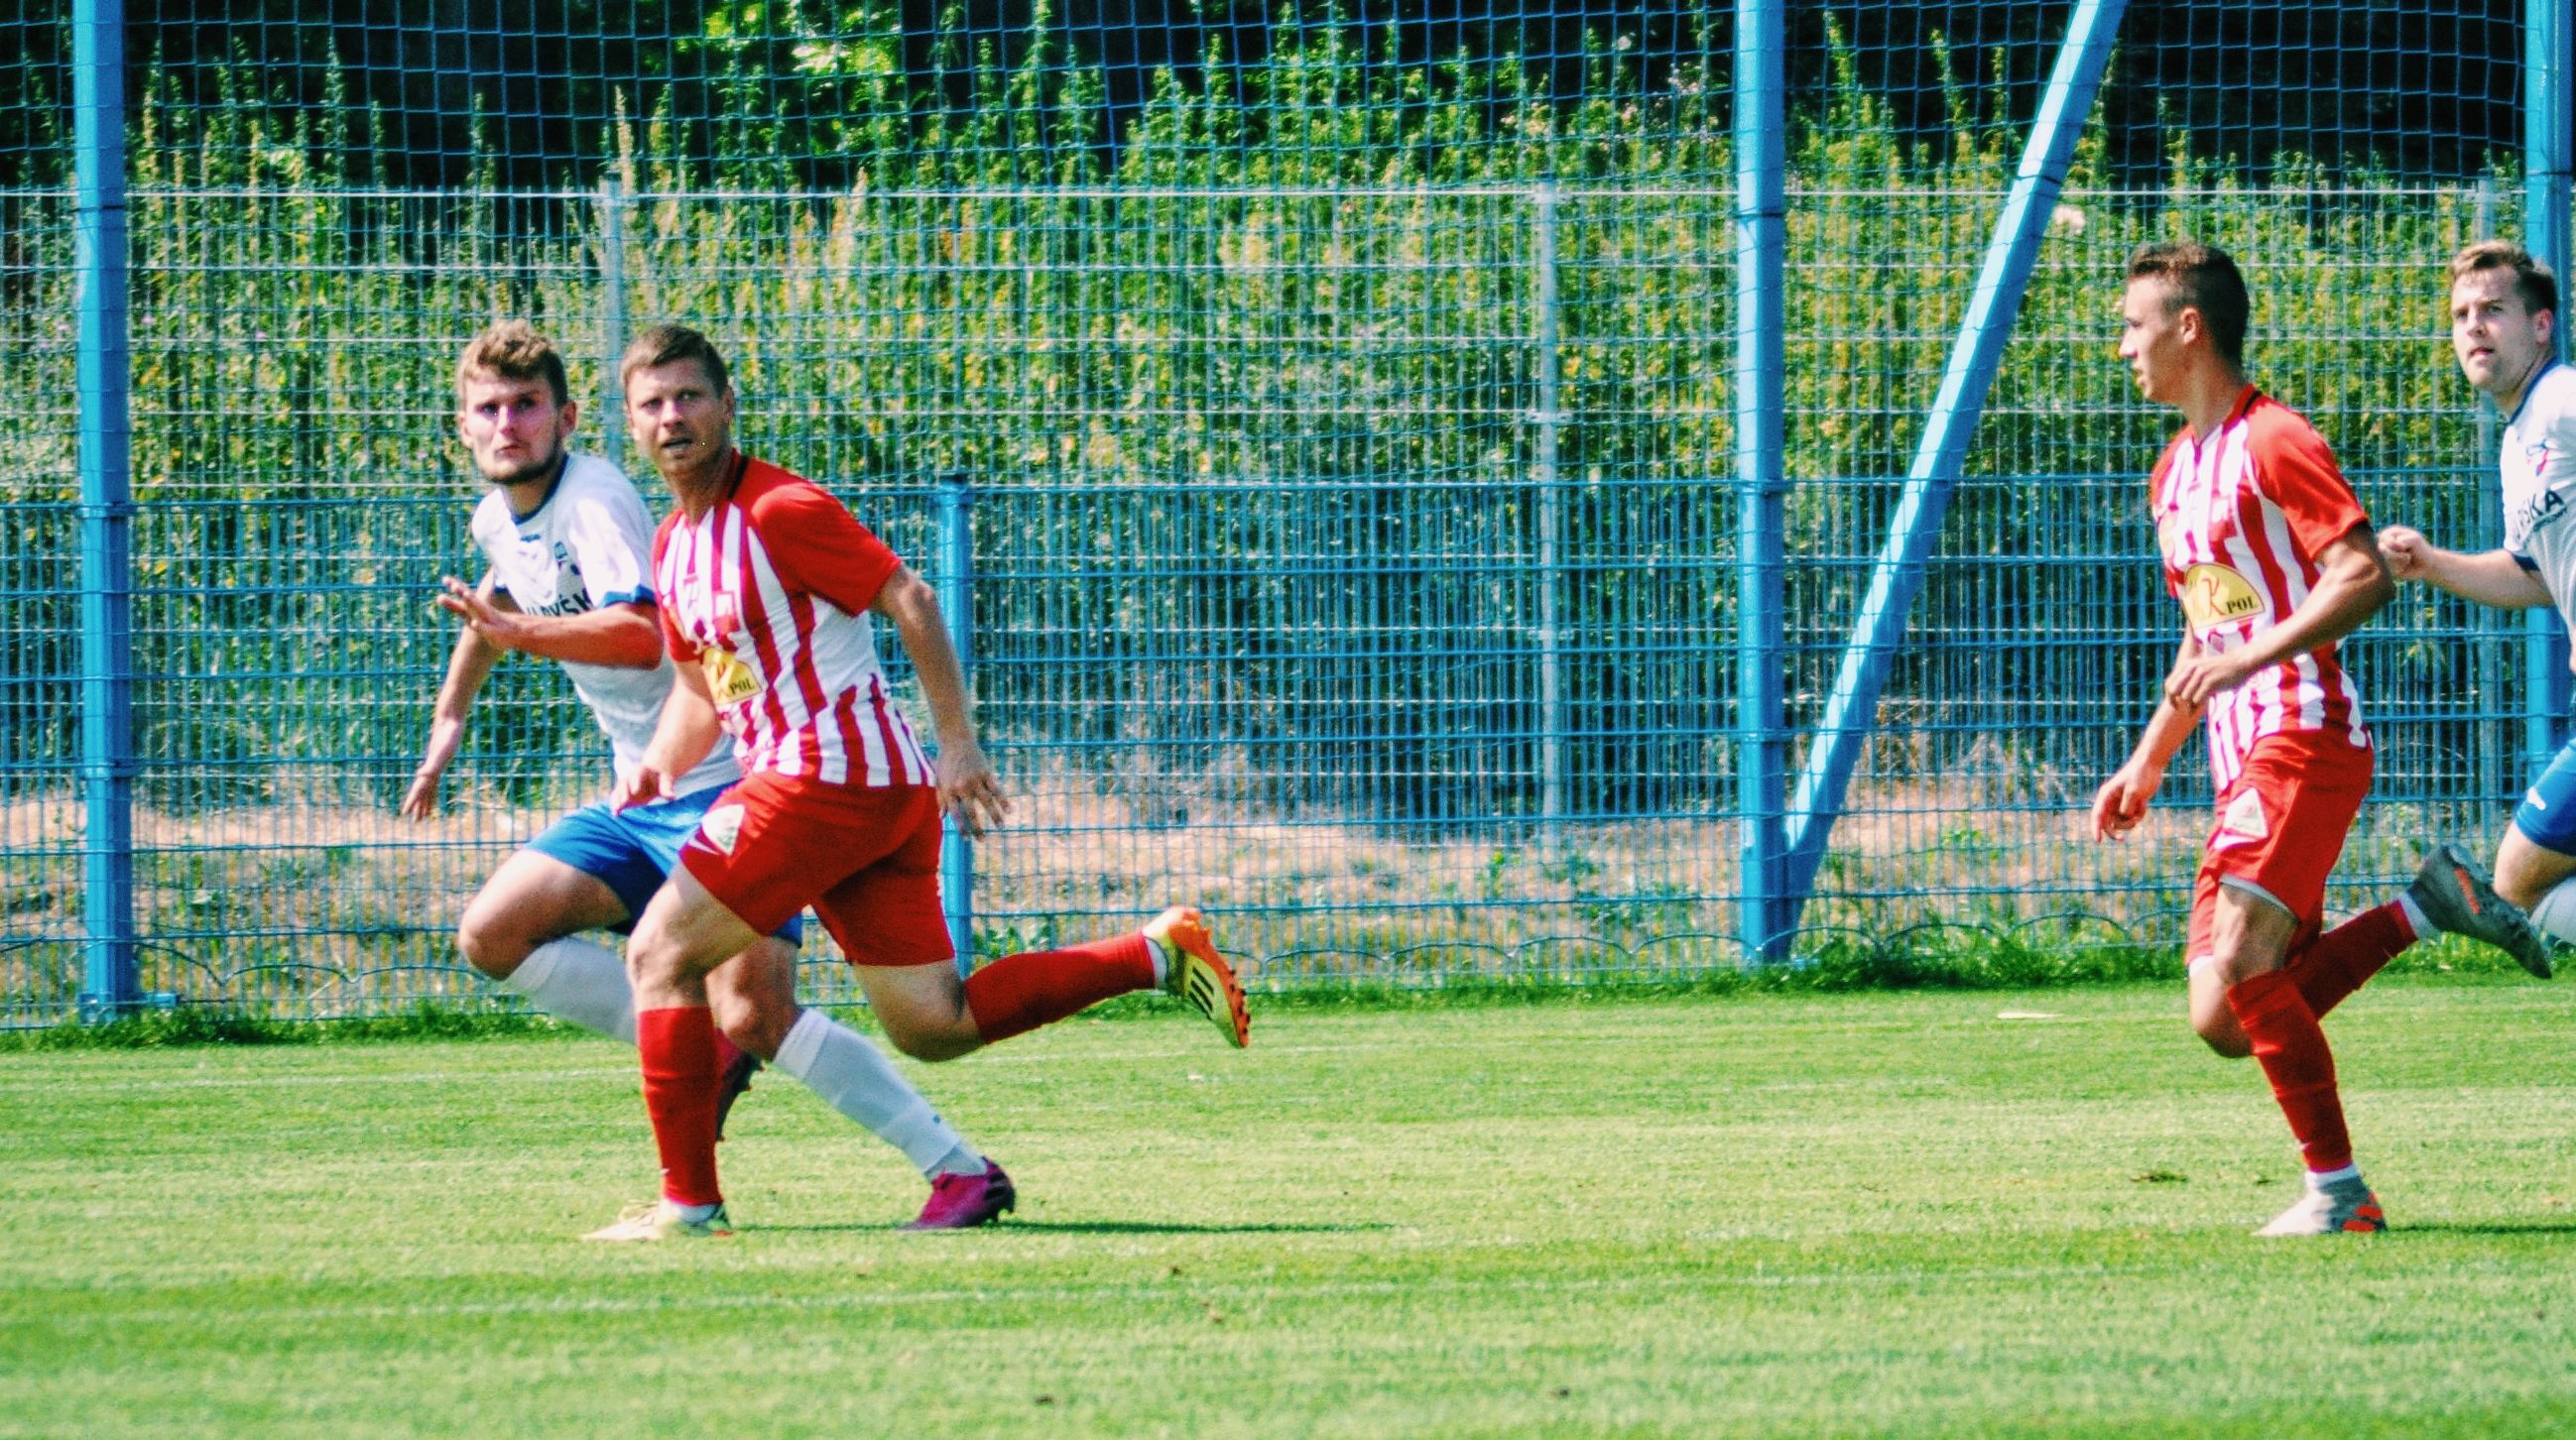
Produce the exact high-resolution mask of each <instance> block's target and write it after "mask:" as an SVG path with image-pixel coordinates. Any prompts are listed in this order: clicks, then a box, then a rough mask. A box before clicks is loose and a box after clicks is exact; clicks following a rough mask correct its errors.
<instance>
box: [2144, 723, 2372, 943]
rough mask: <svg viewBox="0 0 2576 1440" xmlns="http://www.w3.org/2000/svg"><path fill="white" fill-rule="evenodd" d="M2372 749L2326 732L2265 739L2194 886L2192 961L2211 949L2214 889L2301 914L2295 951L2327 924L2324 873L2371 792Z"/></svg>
mask: <svg viewBox="0 0 2576 1440" xmlns="http://www.w3.org/2000/svg"><path fill="white" fill-rule="evenodd" d="M2371 758H2372V757H2371V752H2370V751H2368V750H2365V749H2361V748H2359V747H2357V746H2355V745H2353V744H2352V743H2351V742H2349V741H2347V740H2345V739H2344V738H2343V737H2342V736H2341V735H2338V734H2332V733H2329V732H2327V731H2322V730H2293V731H2290V732H2287V733H2285V734H2278V735H2266V736H2264V737H2263V738H2262V739H2260V740H2257V741H2255V742H2254V749H2253V753H2251V754H2249V755H2247V756H2246V757H2245V767H2244V768H2243V769H2242V770H2240V771H2238V772H2237V776H2236V780H2235V782H2234V783H2233V784H2231V785H2229V786H2228V787H2227V788H2226V789H2225V790H2224V791H2222V792H2220V794H2219V796H2218V817H2217V823H2216V824H2214V825H2213V826H2212V827H2211V828H2210V832H2209V848H2208V849H2206V850H2205V851H2203V852H2202V854H2201V860H2200V879H2199V882H2198V883H2197V884H2196V885H2194V886H2193V887H2192V897H2191V943H2190V945H2189V946H2188V947H2187V948H2186V949H2185V950H2184V951H2183V961H2184V963H2185V964H2189V963H2190V962H2191V961H2194V960H2197V959H2199V958H2201V957H2202V956H2205V955H2207V954H2209V953H2210V945H2211V934H2212V930H2213V927H2214V926H2215V924H2216V922H2217V913H2218V887H2219V886H2220V885H2221V884H2233V885H2236V886H2238V887H2240V888H2244V887H2251V888H2253V889H2256V890H2259V891H2261V892H2262V893H2264V894H2266V895H2269V896H2271V897H2272V898H2273V899H2275V900H2277V901H2279V902H2281V904H2282V905H2283V906H2284V907H2286V908H2287V909H2288V910H2289V912H2290V914H2291V915H2293V916H2295V917H2297V919H2298V922H2299V929H2298V933H2297V934H2296V935H2294V936H2293V937H2292V938H2291V941H2290V948H2291V949H2292V950H2293V951H2295V950H2297V949H2298V948H2299V946H2300V945H2301V944H2302V943H2304V942H2305V941H2306V940H2307V939H2308V937H2310V936H2312V935H2314V934H2315V933H2316V931H2317V930H2318V928H2319V927H2320V926H2321V925H2322V924H2323V923H2324V921H2325V909H2326V877H2327V876H2328V875H2330V874H2332V873H2333V872H2334V867H2335V861H2336V860H2337V859H2339V858H2341V857H2342V855H2343V842H2344V836H2345V835H2346V834H2347V833H2348V832H2350V830H2351V829H2352V819H2353V817H2354V816H2355V815H2358V814H2360V813H2361V800H2362V797H2363V796H2365V795H2367V794H2369V793H2370V769H2371Z"/></svg>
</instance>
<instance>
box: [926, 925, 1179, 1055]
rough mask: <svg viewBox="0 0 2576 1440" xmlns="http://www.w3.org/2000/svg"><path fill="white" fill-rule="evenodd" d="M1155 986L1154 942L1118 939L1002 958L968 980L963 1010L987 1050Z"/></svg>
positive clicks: (1133, 937) (1141, 938) (1130, 937)
mask: <svg viewBox="0 0 2576 1440" xmlns="http://www.w3.org/2000/svg"><path fill="white" fill-rule="evenodd" d="M1153 985H1154V956H1153V945H1152V942H1150V941H1148V940H1147V939H1146V938H1145V937H1144V936H1142V935H1121V936H1119V937H1117V938H1116V939H1113V940H1095V941H1093V942H1092V943H1091V944H1088V945H1076V946H1073V947H1072V948H1070V949H1066V950H1039V951H1033V952H1031V953H1028V954H1025V955H1005V956H1003V957H1002V958H1001V959H999V960H996V961H994V962H993V963H992V964H990V965H987V966H984V967H983V968H982V969H980V970H977V971H976V972H975V973H974V974H972V975H969V976H967V977H966V1010H967V1013H968V1014H970V1015H972V1016H974V1017H975V1030H976V1033H978V1034H980V1035H982V1036H983V1037H984V1043H986V1044H988V1045H989V1044H991V1043H992V1042H994V1041H996V1040H1007V1039H1009V1038H1010V1037H1011V1036H1014V1035H1018V1034H1021V1033H1022V1032H1024V1031H1029V1030H1035V1029H1036V1028H1038V1027H1039V1026H1041V1025H1044V1024H1047V1023H1049V1022H1051V1021H1056V1020H1061V1019H1063V1018H1064V1017H1065V1016H1067V1015H1071V1014H1073V1013H1074V1012H1076V1011H1078V1010H1083V1009H1087V1008H1088V1007H1090V1006H1093V1005H1097V1004H1099V1003H1100V1002H1101V1001H1103V1000H1106V999H1108V998H1109V997H1110V996H1112V995H1124V994H1126V993H1127V992H1129V991H1131V990H1150V989H1152V988H1153Z"/></svg>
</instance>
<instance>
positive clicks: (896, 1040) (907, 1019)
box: [877, 1012, 984, 1060]
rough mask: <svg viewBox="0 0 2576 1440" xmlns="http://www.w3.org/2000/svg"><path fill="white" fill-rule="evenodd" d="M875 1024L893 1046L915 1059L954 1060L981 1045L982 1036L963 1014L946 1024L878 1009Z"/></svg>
mask: <svg viewBox="0 0 2576 1440" xmlns="http://www.w3.org/2000/svg"><path fill="white" fill-rule="evenodd" d="M877 1023H878V1024H879V1025H880V1026H882V1027H884V1029H885V1037H886V1039H887V1041H888V1042H889V1043H891V1044H892V1045H893V1046H894V1048H896V1049H897V1050H900V1051H902V1052H903V1053H904V1054H906V1055H909V1056H911V1057H912V1058H913V1059H915V1060H954V1059H956V1058H957V1057H958V1056H960V1055H964V1054H967V1053H968V1052H970V1051H973V1050H975V1049H977V1048H978V1047H980V1046H981V1045H982V1044H983V1043H984V1041H983V1037H981V1036H979V1035H977V1034H976V1033H975V1027H974V1025H973V1024H972V1023H971V1022H968V1021H966V1020H965V1018H964V1017H963V1016H960V1017H958V1018H957V1019H955V1020H951V1021H948V1022H945V1023H942V1022H940V1021H936V1020H926V1019H924V1018H923V1017H921V1016H917V1015H891V1014H885V1013H882V1012H880V1013H879V1014H878V1016H877Z"/></svg>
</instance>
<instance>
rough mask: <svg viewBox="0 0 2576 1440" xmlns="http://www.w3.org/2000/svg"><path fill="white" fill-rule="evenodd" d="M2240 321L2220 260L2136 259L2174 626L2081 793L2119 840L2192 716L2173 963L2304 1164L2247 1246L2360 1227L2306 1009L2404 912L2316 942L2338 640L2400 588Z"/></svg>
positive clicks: (2358, 1193)
mask: <svg viewBox="0 0 2576 1440" xmlns="http://www.w3.org/2000/svg"><path fill="white" fill-rule="evenodd" d="M2248 308H2249V307H2248V303H2247V299H2246V293H2245V282H2244V280H2243V278H2242V277H2241V276H2240V275H2239V274H2238V273H2237V269H2236V265H2235V262H2234V261H2232V260H2230V259H2229V258H2228V257H2227V255H2226V254H2225V253H2224V252H2223V251H2220V250H2217V249H2215V248H2213V247H2211V246H2207V245H2203V244H2199V243H2196V242H2192V241H2170V242H2164V243H2160V244H2152V245H2148V246H2145V247H2142V248H2141V249H2140V250H2139V251H2138V252H2137V254H2135V255H2134V256H2132V257H2131V259H2130V262H2129V267H2128V279H2127V285H2126V288H2125V291H2124V293H2123V295H2122V299H2121V320H2122V325H2123V332H2122V338H2121V342H2120V358H2121V359H2123V360H2125V361H2127V362H2128V364H2129V367H2130V370H2131V373H2132V375H2133V376H2134V378H2135V379H2136V381H2137V385H2138V389H2139V391H2140V393H2141V394H2143V395H2145V396H2146V398H2148V399H2150V400H2156V401H2161V402H2163V403H2165V404H2168V405H2171V406H2173V407H2174V408H2175V409H2177V410H2179V411H2181V412H2182V417H2183V419H2184V421H2185V422H2186V424H2185V428H2184V429H2183V430H2182V432H2181V433H2179V434H2177V435H2176V436H2175V437H2174V439H2173V442H2172V444H2170V445H2169V446H2168V447H2167V448H2166V450H2165V452H2164V455H2163V457H2162V458H2161V459H2159V460H2158V461H2157V462H2156V467H2155V474H2154V479H2153V482H2152V486H2151V490H2152V496H2151V498H2152V504H2153V506H2154V513H2155V519H2156V535H2157V540H2158V543H2159V545H2160V547H2161V549H2162V550H2163V552H2164V572H2165V583H2166V586H2167V588H2168V589H2169V590H2170V591H2171V592H2172V593H2173V595H2174V597H2175V598H2176V599H2177V600H2179V601H2180V602H2181V603H2182V610H2183V621H2184V625H2183V639H2182V646H2181V649H2180V651H2179V652H2178V653H2177V654H2176V655H2175V657H2174V664H2173V668H2172V670H2171V672H2170V673H2169V674H2168V675H2167V676H2166V678H2165V685H2164V695H2163V698H2162V700H2161V701H2160V703H2159V704H2158V705H2157V707H2156V711H2155V714H2154V716H2153V717H2152V718H2150V719H2149V720H2148V722H2147V725H2146V730H2145V732H2144V733H2143V734H2142V735H2141V736H2140V737H2139V739H2138V743H2137V747H2136V749H2135V750H2133V751H2132V752H2131V754H2130V756H2129V759H2128V761H2127V763H2125V764H2123V765H2122V766H2121V767H2120V769H2119V771H2118V772H2117V773H2116V774H2114V775H2113V776H2112V777H2111V778H2110V779H2109V780H2107V781H2105V782H2104V783H2103V785H2102V787H2101V789H2100V790H2099V791H2098V792H2097V793H2096V794H2095V796H2094V799H2093V828H2094V833H2095V836H2096V837H2097V838H2099V839H2105V840H2115V839H2119V838H2121V837H2122V836H2124V835H2126V834H2127V833H2128V832H2129V831H2130V830H2132V829H2133V828H2135V827H2136V826H2137V824H2138V823H2139V822H2140V821H2141V820H2143V819H2145V818H2146V811H2147V802H2148V801H2149V800H2150V799H2152V798H2153V797H2154V795H2155V792H2156V789H2157V787H2158V786H2159V785H2160V784H2161V783H2162V781H2163V778H2164V772H2165V767H2166V765H2167V764H2168V763H2169V762H2170V761H2171V760H2172V758H2173V756H2174V753H2175V752H2176V751H2178V750H2179V749H2181V747H2182V745H2183V743H2184V741H2185V740H2186V739H2187V738H2189V736H2190V733H2191V731H2192V729H2193V728H2194V724H2195V722H2198V721H2202V720H2203V719H2204V717H2205V720H2206V723H2205V729H2206V731H2207V735H2208V741H2209V760H2210V770H2211V776H2212V779H2213V781H2214V782H2215V786H2216V789H2217V792H2218V795H2217V816H2216V820H2215V824H2214V826H2213V828H2212V830H2211V833H2210V837H2209V843H2208V847H2207V849H2206V850H2205V851H2204V852H2203V856H2202V861H2201V868H2200V875H2199V880H2198V883H2197V885H2196V887H2195V892H2194V896H2193V904H2192V917H2191V931H2190V942H2189V947H2188V949H2187V951H2186V953H2185V956H2184V959H2185V962H2186V964H2187V966H2188V968H2189V975H2190V985H2191V1019H2192V1028H2193V1029H2194V1030H2195V1031H2196V1032H2198V1033H2199V1035H2200V1036H2201V1038H2202V1039H2204V1040H2205V1041H2207V1042H2208V1043H2209V1045H2210V1047H2211V1048H2212V1049H2214V1050H2216V1051H2217V1052H2218V1053H2220V1054H2222V1055H2227V1056H2231V1057H2241V1056H2244V1055H2247V1054H2251V1055H2253V1056H2254V1057H2255V1058H2256V1059H2257V1060H2259V1061H2260V1062H2261V1064H2262V1067H2263V1072H2264V1074H2265V1076H2266V1077H2267V1078H2268V1079H2269V1080H2270V1081H2271V1085H2272V1093H2273V1096H2274V1098H2275V1099H2276V1100H2277V1101H2278V1102H2279V1103H2280V1106H2281V1111H2282V1114H2283V1115H2284V1116H2285V1117H2286V1118H2287V1119H2288V1121H2289V1124H2290V1130H2291V1133H2292V1134H2293V1135H2295V1136H2296V1137H2297V1138H2298V1142H2299V1147H2300V1150H2301V1153H2302V1156H2303V1158H2304V1159H2305V1161H2306V1166H2307V1176H2308V1189H2307V1191H2306V1192H2305V1193H2304V1194H2303V1195H2302V1197H2301V1199H2300V1201H2299V1203H2298V1204H2295V1205H2293V1206H2291V1207H2290V1209H2289V1210H2288V1211H2285V1212H2284V1213H2283V1214H2282V1215H2281V1216H2279V1217H2278V1218H2277V1219H2275V1220H2274V1221H2273V1222H2272V1223H2271V1224H2270V1225H2267V1226H2266V1227H2264V1229H2263V1231H2262V1232H2261V1233H2263V1234H2267V1235H2299V1234H2328V1233H2334V1232H2338V1231H2346V1230H2350V1231H2370V1230H2378V1229H2381V1228H2384V1226H2385V1223H2386V1222H2385V1220H2384V1218H2383V1215H2382V1212H2381V1210H2380V1207H2379V1202H2378V1199H2377V1197H2375V1196H2374V1195H2372V1193H2371V1191H2370V1187H2369V1186H2368V1184H2367V1183H2366V1182H2364V1181H2363V1179H2362V1177H2361V1171H2360V1168H2359V1167H2358V1166H2356V1165H2355V1164H2354V1163H2353V1156H2352V1141H2351V1138H2350V1135H2349V1134H2348V1132H2347V1131H2346V1128H2345V1125H2344V1115H2343V1103H2342V1100H2341V1097H2340V1095H2339V1092H2338V1091H2337V1089H2336V1085H2335V1071H2334V1056H2333V1053H2332V1052H2331V1051H2330V1050H2329V1048H2328V1047H2327V1045H2326V1037H2325V1031H2324V1030H2323V1029H2322V1028H2321V1027H2320V1026H2319V1025H2318V1023H2317V1017H2318V1016H2319V1015H2320V1014H2321V1013H2323V1011H2324V1010H2326V1009H2328V1008H2330V1007H2331V1006H2332V1005H2333V1004H2334V1003H2335V1002H2336V1001H2338V1000H2340V999H2342V998H2343V997H2344V996H2345V995H2348V994H2350V993H2351V992H2352V990H2353V989H2354V988H2356V987H2358V986H2359V984H2360V983H2361V982H2362V981H2363V980H2366V979H2368V978H2369V976H2370V975H2371V974H2373V973H2376V971H2377V970H2378V968H2379V966H2380V965H2382V964H2384V963H2386V961H2387V959H2388V957H2389V956H2390V955H2393V954H2395V953H2396V952H2397V951H2398V950H2400V949H2403V948H2404V947H2405V946H2406V945H2407V944H2410V943H2412V941H2413V940H2414V939H2415V938H2416V935H2417V934H2419V933H2422V932H2421V930H2420V929H2418V928H2416V927H2415V926H2414V925H2410V919H2411V920H2414V921H2417V922H2419V923H2420V922H2421V918H2422V917H2420V916H2418V915H2416V914H2415V913H2414V910H2413V908H2412V907H2411V906H2410V905H2409V903H2408V902H2407V901H2405V900H2403V899H2401V900H2400V901H2398V902H2392V903H2391V904H2390V905H2386V906H2382V907H2380V908H2379V909H2376V910H2373V911H2371V912H2369V913H2368V914H2365V915H2362V916H2359V917H2357V918H2355V919H2353V920H2351V921H2349V922H2347V923H2346V924H2344V925H2342V926H2339V927H2337V928H2336V929H2335V930H2333V931H2331V932H2327V933H2323V934H2320V933H2319V932H2320V930H2321V929H2322V921H2323V914H2324V904H2325V882H2326V877H2327V875H2328V874H2329V873H2330V872H2331V871H2332V870H2333V868H2334V862H2335V859H2336V857H2337V856H2339V855H2340V854H2341V853H2342V851H2343V844H2344V838H2345V834H2346V832H2347V831H2348V830H2349V829H2350V828H2351V825H2352V821H2353V817H2354V816H2355V815H2356V814H2357V813H2358V812H2359V810H2360V807H2361V801H2362V797H2363V796H2364V795H2365V794H2366V793H2368V791H2369V788H2370V775H2371V762H2372V751H2371V737H2370V732H2369V730H2368V729H2367V728H2366V727H2365V726H2364V725H2363V723H2362V714H2361V696H2360V691H2359V689H2358V688H2357V687H2356V686H2355V685H2354V684H2353V681H2352V677H2351V676H2350V675H2349V674H2347V673H2345V671H2344V668H2343V665H2342V663H2341V661H2340V659H2339V658H2338V656H2337V654H2336V642H2337V641H2338V640H2340V639H2342V638H2343V637H2344V636H2346V635H2348V634H2350V633H2351V632H2352V631H2353V630H2354V629H2356V628H2358V627H2359V626H2360V625H2361V624H2362V622H2364V621H2366V620H2368V619H2369V618H2370V617H2371V615H2372V614H2373V613H2374V612H2376V611H2377V610H2378V609H2379V607H2380V606H2382V605H2384V604H2386V603H2387V601H2388V598H2389V596H2390V595H2391V594H2393V593H2394V591H2395V584H2394V582H2392V581H2391V580H2390V579H2389V577H2388V572H2387V569H2386V567H2385V566H2384V565H2382V564H2381V562H2380V558H2379V551H2378V547H2377V543H2376V540H2375V538H2374V536H2373V533H2372V530H2371V525H2370V517H2369V516H2368V515H2366V514H2364V513H2363V511H2362V508H2361V504H2360V502H2359V501H2358V500H2356V499H2355V498H2354V496H2353V493H2352V487H2351V486H2349V485H2348V484H2346V483H2345V482H2344V478H2343V475H2342V472H2341V471H2340V470H2339V469H2338V468H2337V467H2336V465H2335V461H2334V455H2333V452H2332V451H2331V450H2329V449H2328V448H2327V446H2326V443H2325V441H2324V440H2323V439H2321V438H2319V436H2318V435H2317V433H2316V431H2315V430H2314V429H2313V428H2311V427H2310V426H2309V424H2308V423H2307V421H2306V420H2304V419H2302V418H2301V417H2300V416H2299V415H2298V414H2297V413H2296V412H2294V411H2292V410H2290V409H2289V408H2288V407H2286V406H2284V405H2282V404H2281V403H2280V402H2278V401H2276V400H2274V399H2272V398H2271V397H2270V396H2267V395H2265V394H2263V393H2262V392H2261V391H2259V390H2257V389H2255V388H2254V387H2253V386H2252V385H2250V384H2248V383H2247V382H2246V379H2245V372H2244V369H2243V354H2244V341H2245V328H2246V320H2247V312H2248ZM2425 928H2429V926H2427V927H2425Z"/></svg>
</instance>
